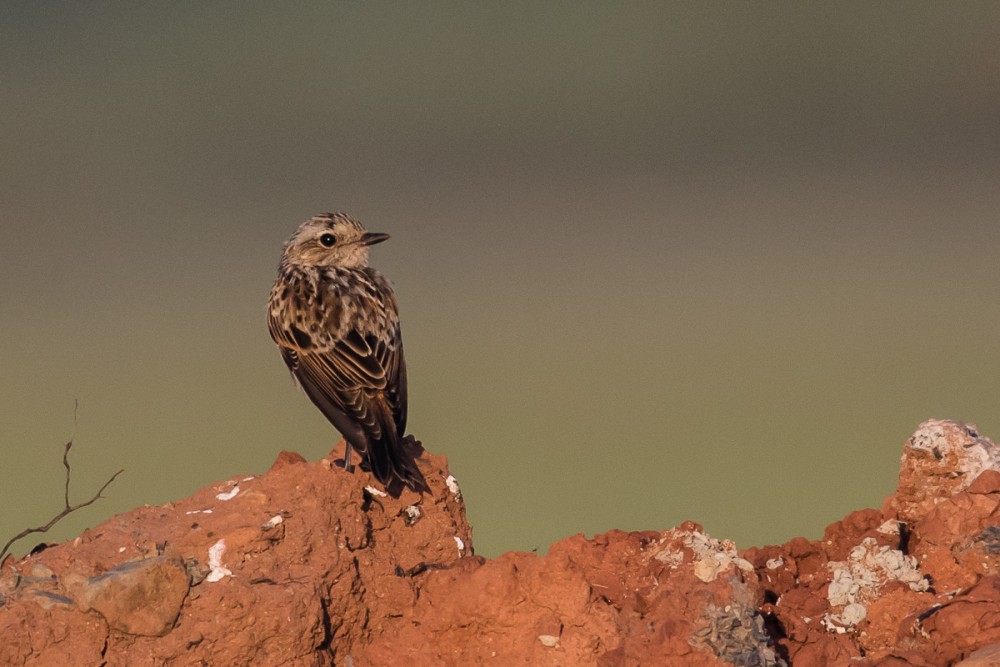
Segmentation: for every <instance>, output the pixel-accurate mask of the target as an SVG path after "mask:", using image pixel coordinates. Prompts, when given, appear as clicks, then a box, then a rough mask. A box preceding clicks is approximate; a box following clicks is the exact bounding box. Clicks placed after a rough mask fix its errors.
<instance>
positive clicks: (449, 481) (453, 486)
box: [444, 475, 462, 498]
mask: <svg viewBox="0 0 1000 667" xmlns="http://www.w3.org/2000/svg"><path fill="white" fill-rule="evenodd" d="M444 483H445V484H446V485H447V486H448V490H449V491H451V492H452V493H453V494H454V496H455V497H456V498H459V497H461V495H462V490H461V489H460V488H458V480H457V479H455V476H454V475H448V477H446V478H445V480H444Z"/></svg>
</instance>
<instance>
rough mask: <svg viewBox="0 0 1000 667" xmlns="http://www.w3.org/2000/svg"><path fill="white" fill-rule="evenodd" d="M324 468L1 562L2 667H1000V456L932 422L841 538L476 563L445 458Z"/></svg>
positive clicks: (293, 471) (607, 545)
mask: <svg viewBox="0 0 1000 667" xmlns="http://www.w3.org/2000/svg"><path fill="white" fill-rule="evenodd" d="M338 453H339V452H337V451H335V452H334V453H331V456H330V458H327V459H324V460H322V461H318V462H314V463H309V462H306V461H305V460H303V459H302V458H301V457H300V456H298V455H297V454H290V453H282V454H281V456H279V457H278V460H277V461H276V462H275V464H274V466H273V467H272V468H271V470H269V471H268V472H267V473H265V474H264V475H261V476H259V477H256V476H247V477H237V478H233V479H230V480H227V481H224V482H220V483H219V484H215V485H213V486H212V487H210V488H206V489H203V490H202V491H199V492H198V493H196V494H195V495H193V496H191V497H190V498H187V499H184V500H180V501H177V502H175V503H170V504H167V505H162V506H159V507H140V508H137V509H135V510H133V511H131V512H128V513H126V514H122V515H120V516H117V517H114V518H113V519H111V520H109V521H107V522H105V523H104V524H102V525H100V526H97V527H96V528H93V529H90V530H88V531H86V532H85V533H84V534H82V535H81V536H80V537H78V538H77V539H75V540H73V541H71V542H66V543H64V544H59V545H54V546H51V547H49V548H47V549H45V550H43V551H41V552H40V553H36V554H34V555H30V556H27V557H25V558H22V559H20V560H18V559H15V558H12V557H8V558H7V559H6V560H5V561H4V563H3V564H2V568H0V665H310V666H312V665H315V666H321V665H345V666H351V667H362V666H367V665H435V666H436V665H441V666H445V665H542V666H545V665H595V666H601V667H611V666H616V665H725V664H733V665H746V666H765V665H786V664H791V665H806V666H809V665H858V666H874V665H884V666H890V665H892V666H897V665H899V666H902V665H914V666H935V667H936V666H940V665H953V664H960V665H962V666H963V667H972V666H976V667H982V666H984V665H1000V449H998V448H997V446H996V445H994V443H993V442H992V441H990V440H989V439H988V438H985V437H982V436H980V435H979V434H978V433H977V432H976V429H975V427H974V426H972V425H968V424H959V423H955V422H949V421H935V420H932V421H928V422H925V423H923V424H921V425H920V427H919V428H918V430H917V432H916V433H914V435H913V436H912V437H911V438H910V439H909V440H908V441H907V442H906V444H905V446H904V451H903V457H902V467H901V472H900V476H899V486H898V489H897V491H896V492H895V493H894V494H893V495H891V496H889V498H887V499H886V501H885V503H884V504H883V506H882V508H881V509H867V510H860V511H857V512H854V513H852V514H850V515H848V516H847V517H845V518H844V519H843V520H841V521H838V522H837V523H834V524H832V525H831V526H829V527H827V529H826V532H825V534H824V535H823V538H822V539H820V540H816V541H809V540H806V539H802V538H796V539H793V540H791V541H790V542H788V543H787V544H783V545H779V546H769V547H764V548H751V549H746V550H742V551H741V550H738V549H737V548H736V546H735V545H734V544H733V543H732V542H730V541H728V540H717V539H714V538H712V537H709V536H708V535H706V534H705V533H704V532H703V531H702V529H701V527H700V526H698V525H697V524H695V523H690V522H689V523H685V524H682V525H680V526H677V527H675V528H671V529H670V530H664V531H659V532H658V531H646V532H633V533H625V532H621V531H612V532H610V533H607V534H605V535H599V536H597V537H594V538H593V539H589V540H588V539H585V538H583V537H582V536H575V537H569V538H567V539H565V540H562V541H561V542H558V543H556V544H555V545H553V546H552V547H551V549H550V550H549V552H548V554H547V555H545V556H538V555H535V554H531V553H508V554H504V555H503V556H500V557H499V558H496V559H493V560H486V559H483V558H480V557H478V556H475V555H474V553H473V550H472V534H471V530H470V528H469V524H468V522H467V521H466V520H465V508H464V505H463V499H462V495H461V491H460V490H459V487H458V485H457V483H456V482H455V480H454V478H452V477H451V476H450V474H449V472H448V467H447V462H446V460H445V459H444V457H442V456H435V455H432V454H429V453H427V452H424V453H423V454H422V455H421V458H420V460H419V463H420V467H421V470H422V471H423V473H424V475H425V477H426V478H427V480H428V483H429V485H430V493H427V494H424V495H423V496H419V495H417V494H414V493H411V492H409V491H406V492H404V493H403V495H402V496H401V497H400V498H392V497H390V496H386V495H384V494H383V493H382V492H381V491H380V489H379V488H378V487H377V486H376V485H375V484H374V483H373V481H372V479H371V477H370V476H369V475H368V474H366V473H363V472H361V471H356V472H355V473H354V474H349V473H346V472H345V471H344V470H342V469H341V468H340V467H338V466H337V465H335V464H334V463H333V461H334V459H335V457H336V456H337V454H338Z"/></svg>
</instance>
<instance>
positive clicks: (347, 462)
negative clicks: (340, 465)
mask: <svg viewBox="0 0 1000 667" xmlns="http://www.w3.org/2000/svg"><path fill="white" fill-rule="evenodd" d="M344 445H345V447H344V470H346V471H347V472H354V466H352V465H351V443H349V442H347V441H346V440H345V441H344Z"/></svg>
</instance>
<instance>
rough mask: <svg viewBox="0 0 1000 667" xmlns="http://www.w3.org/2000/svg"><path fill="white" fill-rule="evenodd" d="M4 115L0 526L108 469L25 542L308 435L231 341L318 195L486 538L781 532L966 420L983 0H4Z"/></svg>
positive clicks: (239, 467)
mask: <svg viewBox="0 0 1000 667" xmlns="http://www.w3.org/2000/svg"><path fill="white" fill-rule="evenodd" d="M0 105H2V109H0V111H2V112H0V286H2V288H0V340H2V346H0V380H2V381H0V537H6V536H9V535H11V534H13V533H15V532H16V531H17V530H19V529H20V528H22V527H25V526H28V525H35V524H39V523H44V522H45V521H46V520H47V519H48V518H49V517H50V516H51V515H52V514H54V513H55V512H57V511H58V510H59V509H60V507H61V503H62V482H63V480H62V468H61V462H60V456H61V453H62V445H63V443H64V442H65V441H66V440H68V439H70V438H74V439H75V441H76V447H75V449H74V450H73V457H74V458H73V462H74V479H73V496H74V500H82V499H84V498H86V497H88V496H89V495H90V494H91V493H93V491H94V490H96V488H97V487H99V486H100V484H101V483H102V482H103V481H104V480H105V479H106V478H107V477H108V476H109V475H110V474H111V473H112V472H113V471H114V470H116V469H118V468H119V467H124V468H126V470H127V471H126V473H125V475H124V476H122V477H121V478H120V479H119V480H118V481H117V482H116V483H115V484H114V485H113V486H112V487H111V488H110V489H109V490H108V492H107V499H106V500H104V501H102V502H100V503H99V504H97V505H95V506H93V507H91V508H88V509H86V510H83V511H81V512H79V513H77V514H75V515H73V516H72V517H70V518H69V519H68V520H66V521H65V522H64V523H63V524H61V525H60V527H59V529H58V530H55V531H53V532H52V533H51V534H50V535H49V536H47V537H39V538H37V539H36V538H32V539H29V540H27V541H26V542H25V543H23V544H22V545H21V550H23V549H26V548H29V547H30V546H32V545H33V544H35V543H37V542H38V541H39V540H40V539H65V538H68V537H71V536H73V535H75V534H76V533H78V532H79V531H80V530H82V529H83V528H85V527H86V526H88V525H94V524H96V523H98V522H100V521H102V520H104V519H106V518H108V517H109V516H111V515H113V514H114V513H117V512H121V511H124V510H127V509H129V508H131V507H133V506H135V505H138V504H142V503H149V504H156V503H164V502H167V501H169V500H171V499H175V498H179V497H183V496H186V495H188V494H190V493H192V492H193V491H194V490H195V489H197V488H199V487H201V486H203V485H205V484H208V483H210V482H213V481H217V480H220V479H225V478H227V477H229V476H232V475H236V474H244V473H260V472H262V471H264V470H266V469H267V467H268V466H269V465H270V463H271V462H272V461H273V460H274V458H275V457H276V456H277V454H278V452H279V451H280V450H282V449H292V450H297V451H299V452H301V453H302V454H303V455H304V456H306V457H307V458H310V459H318V458H321V457H322V456H324V455H325V454H326V453H327V452H328V451H329V449H330V448H331V447H332V445H333V444H334V442H335V440H336V439H337V437H336V435H335V433H334V432H333V430H332V429H331V427H329V426H328V425H327V423H326V422H325V421H324V419H323V418H322V416H321V415H320V414H319V412H318V411H316V410H315V409H314V408H313V407H312V405H311V404H310V403H309V402H308V400H307V399H306V398H305V397H304V396H303V395H301V394H300V393H299V392H298V391H297V390H296V389H295V388H294V386H293V384H292V381H291V379H290V378H289V376H288V373H287V372H286V370H285V368H284V366H283V364H282V363H281V360H280V358H279V356H278V354H277V352H276V351H275V350H274V349H273V346H272V343H271V341H270V339H269V338H268V335H267V331H266V327H265V323H264V303H265V300H266V297H267V293H268V290H269V288H270V284H271V281H272V279H273V276H274V272H275V268H276V264H277V261H278V257H279V254H280V248H281V243H282V242H283V241H284V239H285V238H286V237H287V236H288V235H289V234H290V233H291V232H292V231H293V230H294V228H295V227H296V225H297V224H298V223H299V222H301V221H302V220H304V219H305V218H307V217H308V216H310V215H312V214H314V213H318V212H321V211H327V210H343V211H347V212H349V213H351V214H353V215H355V216H357V217H359V218H360V219H361V220H362V221H364V222H365V223H366V224H367V226H368V227H369V228H370V229H372V230H375V231H385V232H389V233H390V234H392V237H393V238H392V240H391V241H390V242H388V243H386V244H385V245H380V246H378V248H376V249H375V250H374V252H373V261H374V263H375V265H376V266H377V267H378V268H379V269H380V270H382V271H384V272H385V273H386V274H387V275H388V276H389V277H390V279H391V280H392V281H393V282H394V284H395V285H396V288H397V292H398V296H399V302H400V305H401V310H402V317H403V326H404V337H405V340H406V349H407V358H408V362H409V370H410V380H411V386H410V393H411V400H412V403H411V409H410V415H411V421H410V426H411V431H412V432H413V433H414V434H416V435H417V436H418V437H419V438H420V439H422V440H423V442H424V444H425V445H426V446H427V447H428V448H429V449H431V450H432V451H434V452H441V453H445V454H447V455H448V458H449V461H450V464H451V468H452V470H453V472H454V473H455V475H456V476H457V477H458V479H459V481H460V482H461V484H462V488H463V490H464V492H465V498H466V502H467V505H468V511H469V517H470V519H471V520H472V523H473V525H474V528H475V545H476V547H477V550H478V551H479V552H480V553H483V554H485V555H496V554H498V553H500V552H502V551H506V550H509V549H532V548H535V547H539V548H541V549H545V548H547V546H548V545H549V544H551V543H552V542H553V541H555V540H557V539H559V538H560V537H563V536H567V535H570V534H572V533H575V532H584V533H587V534H593V533H598V532H603V531H605V530H608V529H611V528H623V529H664V528H667V527H670V526H673V525H676V524H678V523H680V522H681V521H684V520H686V519H694V520H698V521H700V522H702V523H703V524H704V525H705V527H706V529H707V530H708V531H710V532H711V533H712V534H713V535H715V536H718V537H731V538H734V539H735V540H736V541H737V542H738V544H739V545H740V546H749V545H752V544H763V543H768V542H777V541H784V540H787V539H788V538H790V537H792V536H794V535H805V536H807V537H813V538H814V537H817V536H818V535H820V534H821V531H822V529H823V527H824V526H825V525H826V524H827V523H829V522H831V521H834V520H836V519H838V518H840V517H842V516H843V515H844V514H846V513H847V512H849V511H851V510H853V509H858V508H863V507H872V506H878V505H879V504H880V503H881V501H882V498H883V497H884V496H885V495H886V494H888V493H890V492H891V491H892V489H893V488H894V483H895V476H896V473H897V461H898V456H899V454H900V449H901V446H902V443H903V441H904V440H905V438H906V437H907V436H908V435H909V434H910V433H911V432H912V431H913V430H914V428H915V427H916V426H917V424H918V423H919V422H920V421H922V420H923V419H925V418H929V417H939V418H956V419H962V420H971V421H975V422H977V423H978V424H979V427H980V429H981V430H982V431H983V432H984V433H986V434H988V435H993V436H1000V405H998V400H997V399H998V389H1000V361H998V360H997V355H996V349H997V343H998V328H1000V298H998V297H1000V280H998V269H997V256H998V250H1000V224H998V211H1000V185H998V183H1000V181H998V175H1000V142H998V139H1000V122H998V108H1000V6H998V5H996V4H994V3H960V4H954V3H945V2H942V3H937V4H921V3H869V2H857V3H851V2H846V3H833V4H831V3H781V2H773V3H748V2H726V3H711V2H710V3H701V2H691V3H660V2H656V3H625V4H619V3H577V2H572V3H569V2H567V3H535V2H527V3H511V2H502V3H491V4H486V3H464V2H456V3H374V2H364V3H350V4H346V3H345V4H341V3H327V2H314V3H245V2H239V3H237V2H232V3H215V2H208V3H146V4H143V3H100V2H89V3H65V4H63V3H55V2H34V1H31V2H29V1H22V2H12V1H8V2H5V3H3V4H2V5H0ZM77 399H78V400H79V403H80V407H79V413H78V422H77V425H76V426H74V415H73V412H74V401H75V400H77Z"/></svg>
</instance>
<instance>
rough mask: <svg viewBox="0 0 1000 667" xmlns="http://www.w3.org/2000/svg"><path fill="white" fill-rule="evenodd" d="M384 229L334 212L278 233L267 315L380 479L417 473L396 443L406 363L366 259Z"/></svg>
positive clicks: (290, 356) (418, 486)
mask: <svg viewBox="0 0 1000 667" xmlns="http://www.w3.org/2000/svg"><path fill="white" fill-rule="evenodd" d="M388 238H389V235H388V234H380V233H375V232H367V231H365V228H364V227H362V226H361V223H360V222H358V221H357V220H354V219H353V218H351V217H350V216H347V215H345V214H343V213H324V214H322V215H318V216H315V217H313V218H312V219H310V220H307V221H305V222H304V223H302V225H300V226H299V228H298V230H297V231H296V232H295V233H294V234H292V236H291V238H289V239H288V241H287V242H286V243H285V246H284V252H283V254H282V256H281V264H280V266H279V267H278V278H277V280H275V281H274V287H272V289H271V297H270V299H269V301H268V309H267V325H268V329H269V330H270V332H271V338H273V339H274V342H275V343H277V344H278V348H279V349H280V350H281V356H282V358H283V359H284V360H285V364H287V365H288V368H289V369H290V370H291V372H292V375H293V377H294V378H295V380H296V382H297V383H298V385H299V386H300V387H301V388H302V389H303V391H305V393H306V395H307V396H308V397H309V398H310V399H311V400H312V402H313V403H314V404H315V405H316V407H317V408H319V409H320V411H321V412H322V413H323V414H324V415H325V416H326V418H327V419H328V420H330V423H332V424H333V425H334V426H335V427H336V428H337V430H338V431H340V433H341V434H342V435H343V436H344V439H345V440H346V441H347V451H346V454H345V456H344V467H345V468H346V469H347V470H351V469H352V468H351V450H352V448H353V449H355V450H357V451H358V453H359V454H360V455H361V459H362V463H363V464H367V466H368V468H369V469H370V470H371V472H372V474H374V475H375V478H376V479H378V481H379V482H381V483H382V485H383V486H385V487H386V489H387V490H388V489H391V488H393V487H395V486H398V485H397V484H396V481H397V480H398V482H401V483H403V484H405V485H407V486H409V487H410V488H411V489H414V490H416V491H422V490H425V489H426V483H425V481H424V478H423V475H421V474H420V470H419V469H418V468H417V465H416V463H415V462H414V461H413V459H412V457H410V456H407V454H406V452H405V451H404V450H403V447H402V445H401V443H402V439H403V433H404V431H405V429H406V363H405V362H404V360H403V339H402V337H401V335H400V329H399V314H398V311H397V309H396V297H395V295H394V294H393V292H392V287H391V286H390V285H389V281H387V280H386V279H385V278H383V277H382V275H381V274H379V273H378V272H377V271H376V270H375V269H373V268H371V267H370V266H368V248H369V246H372V245H374V244H376V243H381V242H382V241H385V240H386V239H388Z"/></svg>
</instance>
